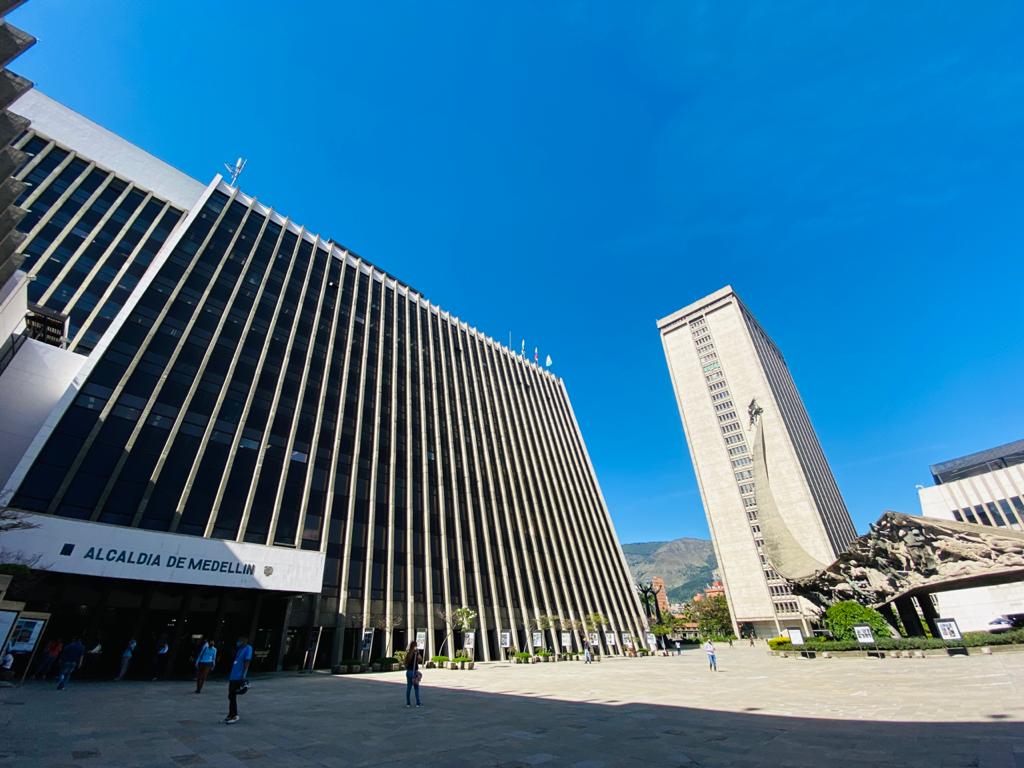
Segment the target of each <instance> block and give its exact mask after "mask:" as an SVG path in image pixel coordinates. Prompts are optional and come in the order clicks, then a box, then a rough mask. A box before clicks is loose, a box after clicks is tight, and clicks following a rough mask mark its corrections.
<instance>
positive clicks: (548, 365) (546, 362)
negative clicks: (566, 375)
mask: <svg viewBox="0 0 1024 768" xmlns="http://www.w3.org/2000/svg"><path fill="white" fill-rule="evenodd" d="M544 365H546V366H547V367H548V368H550V367H551V355H548V356H547V359H545V360H544Z"/></svg>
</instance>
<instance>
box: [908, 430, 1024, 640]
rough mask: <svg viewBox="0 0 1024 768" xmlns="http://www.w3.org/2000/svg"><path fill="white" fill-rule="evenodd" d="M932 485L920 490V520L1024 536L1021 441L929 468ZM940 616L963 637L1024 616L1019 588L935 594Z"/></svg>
mask: <svg viewBox="0 0 1024 768" xmlns="http://www.w3.org/2000/svg"><path fill="white" fill-rule="evenodd" d="M931 472H932V478H933V479H934V480H935V485H932V486H928V487H925V488H920V489H919V490H918V498H919V499H920V502H921V514H923V515H924V516H925V517H935V518H941V519H944V520H956V521H957V522H961V523H974V524H976V525H988V526H992V527H996V528H1011V529H1013V530H1016V531H1021V530H1024V440H1017V441H1015V442H1012V443H1007V444H1006V445H1000V446H998V447H996V448H989V449H987V450H984V451H979V452H977V453H972V454H968V455H967V456H961V457H960V458H957V459H950V460H949V461H943V462H940V463H938V464H933V465H932V467H931ZM935 597H936V599H937V600H938V609H939V613H940V614H941V615H942V616H944V617H950V618H954V619H956V620H957V623H958V624H959V625H960V629H961V630H963V631H973V630H984V629H987V628H988V624H989V622H990V621H992V620H993V619H994V618H996V617H997V616H1000V615H1003V614H1007V613H1024V583H1020V582H1018V583H1015V584H1003V585H998V586H991V587H975V588H971V589H959V590H952V591H948V592H938V593H936V594H935Z"/></svg>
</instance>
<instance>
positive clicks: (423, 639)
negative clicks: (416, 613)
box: [416, 629, 427, 651]
mask: <svg viewBox="0 0 1024 768" xmlns="http://www.w3.org/2000/svg"><path fill="white" fill-rule="evenodd" d="M416 647H417V648H418V649H419V650H421V651H425V650H427V630H425V629H417V630H416Z"/></svg>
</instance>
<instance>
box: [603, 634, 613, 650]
mask: <svg viewBox="0 0 1024 768" xmlns="http://www.w3.org/2000/svg"><path fill="white" fill-rule="evenodd" d="M604 641H605V642H606V643H608V647H609V648H614V647H615V633H614V632H605V633H604Z"/></svg>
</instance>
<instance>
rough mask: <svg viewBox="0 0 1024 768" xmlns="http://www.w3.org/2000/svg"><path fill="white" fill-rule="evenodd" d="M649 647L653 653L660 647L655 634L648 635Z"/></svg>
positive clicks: (649, 633)
mask: <svg viewBox="0 0 1024 768" xmlns="http://www.w3.org/2000/svg"><path fill="white" fill-rule="evenodd" d="M647 647H648V648H650V649H651V650H652V651H653V650H654V649H655V648H657V647H658V638H657V637H655V636H654V633H653V632H648V633H647Z"/></svg>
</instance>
